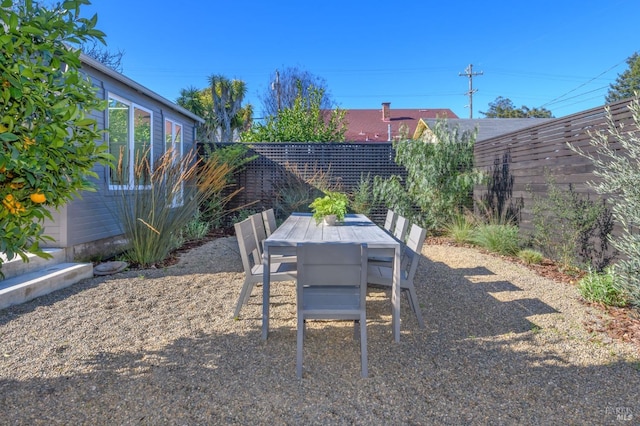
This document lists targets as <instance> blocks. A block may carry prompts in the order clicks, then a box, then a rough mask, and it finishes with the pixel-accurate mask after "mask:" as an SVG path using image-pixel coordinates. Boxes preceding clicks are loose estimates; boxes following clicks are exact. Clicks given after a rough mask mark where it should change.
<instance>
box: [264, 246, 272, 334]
mask: <svg viewBox="0 0 640 426" xmlns="http://www.w3.org/2000/svg"><path fill="white" fill-rule="evenodd" d="M270 272H271V256H269V247H268V246H266V245H265V247H264V256H263V258H262V275H263V277H262V340H267V337H269V292H270V289H269V286H270V285H271V276H270Z"/></svg>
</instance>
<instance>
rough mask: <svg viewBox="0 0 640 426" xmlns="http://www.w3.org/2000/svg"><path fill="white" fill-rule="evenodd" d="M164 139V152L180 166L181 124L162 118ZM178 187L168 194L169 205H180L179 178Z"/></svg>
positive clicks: (181, 192) (174, 163)
mask: <svg viewBox="0 0 640 426" xmlns="http://www.w3.org/2000/svg"><path fill="white" fill-rule="evenodd" d="M164 140H165V148H164V149H165V152H166V153H169V154H170V155H171V158H172V161H173V165H174V166H175V165H179V167H182V154H183V152H182V149H183V145H182V124H180V123H177V122H175V121H173V120H169V119H165V120H164ZM178 175H179V176H182V170H180V173H179V174H178ZM179 184H180V186H179V189H177V191H175V193H173V194H170V196H171V197H172V202H171V205H172V206H173V207H177V206H181V205H182V200H183V199H182V194H183V191H184V182H183V181H182V179H181V178H180V180H179Z"/></svg>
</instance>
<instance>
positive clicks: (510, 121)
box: [412, 117, 555, 142]
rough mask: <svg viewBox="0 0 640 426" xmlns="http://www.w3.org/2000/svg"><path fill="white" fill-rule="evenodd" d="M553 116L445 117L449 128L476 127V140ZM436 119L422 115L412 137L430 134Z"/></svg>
mask: <svg viewBox="0 0 640 426" xmlns="http://www.w3.org/2000/svg"><path fill="white" fill-rule="evenodd" d="M551 120H555V119H554V118H477V119H476V118H454V119H447V124H448V125H449V127H450V128H452V127H456V126H458V128H459V129H460V130H461V131H465V130H470V131H473V130H474V129H476V128H477V129H478V134H477V136H476V142H479V141H482V140H485V139H490V138H492V137H495V136H500V135H504V134H507V133H511V132H515V131H518V130H520V129H524V128H526V127H530V126H535V125H537V124H541V123H544V122H547V121H551ZM436 121H437V119H434V118H431V117H422V118H420V120H419V121H418V126H417V127H416V129H415V132H414V133H413V137H412V139H414V140H422V139H424V138H428V136H427V135H430V134H432V131H431V129H433V128H434V126H435V124H436Z"/></svg>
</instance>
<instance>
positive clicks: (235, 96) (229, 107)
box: [209, 75, 247, 142]
mask: <svg viewBox="0 0 640 426" xmlns="http://www.w3.org/2000/svg"><path fill="white" fill-rule="evenodd" d="M209 84H210V89H211V98H212V108H213V117H214V121H215V123H216V127H217V128H219V129H220V135H219V136H220V139H219V141H220V142H231V141H233V131H234V128H237V127H238V120H236V116H237V115H238V113H239V112H240V111H241V109H242V106H241V104H242V100H243V99H244V96H245V95H246V93H247V85H246V84H245V82H244V81H242V80H235V79H234V80H229V79H228V78H226V77H224V76H222V75H212V76H210V77H209ZM238 118H240V117H238Z"/></svg>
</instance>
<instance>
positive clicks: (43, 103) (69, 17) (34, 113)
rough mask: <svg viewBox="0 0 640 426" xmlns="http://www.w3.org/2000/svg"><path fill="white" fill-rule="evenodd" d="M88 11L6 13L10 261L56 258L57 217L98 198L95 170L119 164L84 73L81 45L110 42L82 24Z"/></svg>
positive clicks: (2, 91)
mask: <svg viewBox="0 0 640 426" xmlns="http://www.w3.org/2000/svg"><path fill="white" fill-rule="evenodd" d="M88 3H89V2H88V1H86V0H83V1H80V0H69V1H65V2H58V4H57V5H55V6H51V7H50V8H46V7H43V6H40V5H39V4H38V3H36V2H32V1H25V2H18V1H3V2H2V5H1V6H0V23H1V25H0V26H2V29H1V30H0V34H2V42H1V45H2V49H0V111H2V112H1V113H0V229H1V230H2V232H1V234H0V252H3V253H6V255H7V258H9V259H12V258H14V257H15V256H16V255H17V256H20V257H21V258H22V260H24V261H28V258H27V253H34V254H36V255H38V256H41V257H45V258H46V257H50V255H49V254H48V253H46V252H44V251H43V250H41V249H40V243H41V242H43V241H51V240H52V238H50V237H47V236H45V235H43V232H44V227H43V222H44V220H45V218H49V219H51V214H50V210H52V209H55V208H58V207H60V206H63V205H65V204H66V203H67V202H68V201H70V200H72V199H73V198H74V197H77V196H80V195H81V192H82V191H85V190H95V189H94V182H95V181H92V178H97V177H98V175H97V174H96V173H95V172H94V170H93V167H94V165H95V164H103V165H107V164H110V163H111V161H112V160H113V158H112V157H111V156H110V155H109V154H108V152H107V150H106V149H107V147H106V146H105V145H104V144H100V143H99V141H100V139H101V133H100V131H99V128H98V123H97V122H96V120H95V118H94V117H96V116H99V115H100V114H94V112H96V111H102V110H104V108H105V107H106V103H105V102H104V101H103V100H101V99H100V97H99V96H98V95H97V94H96V89H95V87H93V86H92V84H91V82H90V81H89V80H88V79H87V78H86V76H84V75H83V73H82V72H81V71H80V68H81V62H80V50H79V49H78V46H79V44H82V43H85V42H91V41H96V40H103V39H104V33H102V32H101V31H98V30H97V29H95V25H96V22H97V16H93V17H92V18H82V17H81V14H80V6H81V5H83V4H88ZM2 262H3V257H0V266H2ZM0 276H1V271H0Z"/></svg>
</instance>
